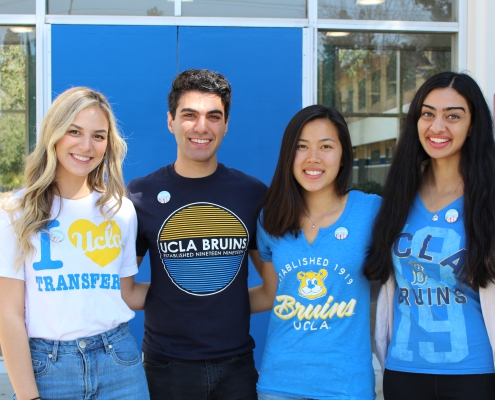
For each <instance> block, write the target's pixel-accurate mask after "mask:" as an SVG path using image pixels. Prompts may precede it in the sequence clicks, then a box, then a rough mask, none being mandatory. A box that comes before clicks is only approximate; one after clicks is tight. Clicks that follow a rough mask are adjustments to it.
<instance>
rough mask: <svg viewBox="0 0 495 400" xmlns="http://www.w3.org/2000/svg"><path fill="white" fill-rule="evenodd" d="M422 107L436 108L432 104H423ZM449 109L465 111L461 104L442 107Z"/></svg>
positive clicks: (445, 109)
mask: <svg viewBox="0 0 495 400" xmlns="http://www.w3.org/2000/svg"><path fill="white" fill-rule="evenodd" d="M423 107H426V108H430V109H432V110H435V111H436V110H437V109H436V108H435V107H433V106H430V105H429V104H423ZM451 110H462V111H464V112H466V109H465V108H464V107H461V106H457V107H445V108H444V109H443V111H451Z"/></svg>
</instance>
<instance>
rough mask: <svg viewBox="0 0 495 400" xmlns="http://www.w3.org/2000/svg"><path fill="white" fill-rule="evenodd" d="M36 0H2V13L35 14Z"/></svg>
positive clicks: (0, 5)
mask: <svg viewBox="0 0 495 400" xmlns="http://www.w3.org/2000/svg"><path fill="white" fill-rule="evenodd" d="M35 13H36V0H0V14H35Z"/></svg>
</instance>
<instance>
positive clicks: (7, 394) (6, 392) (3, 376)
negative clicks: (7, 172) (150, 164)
mask: <svg viewBox="0 0 495 400" xmlns="http://www.w3.org/2000/svg"><path fill="white" fill-rule="evenodd" d="M373 367H374V368H375V377H376V386H375V390H376V400H383V393H382V373H381V371H380V365H379V364H378V360H377V359H376V358H375V357H374V356H373ZM13 392H14V391H13V390H12V385H11V384H10V381H9V376H8V375H7V371H6V370H5V366H4V364H3V359H2V357H0V400H3V399H11V398H12V393H13Z"/></svg>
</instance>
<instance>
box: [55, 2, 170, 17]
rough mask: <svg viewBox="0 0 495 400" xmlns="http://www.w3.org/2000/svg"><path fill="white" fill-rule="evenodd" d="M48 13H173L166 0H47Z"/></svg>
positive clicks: (138, 14) (140, 14) (159, 14)
mask: <svg viewBox="0 0 495 400" xmlns="http://www.w3.org/2000/svg"><path fill="white" fill-rule="evenodd" d="M47 4H48V7H47V9H48V11H47V13H48V14H58V15H135V16H146V15H147V16H171V15H174V2H173V1H168V0H139V1H136V0H48V3H47Z"/></svg>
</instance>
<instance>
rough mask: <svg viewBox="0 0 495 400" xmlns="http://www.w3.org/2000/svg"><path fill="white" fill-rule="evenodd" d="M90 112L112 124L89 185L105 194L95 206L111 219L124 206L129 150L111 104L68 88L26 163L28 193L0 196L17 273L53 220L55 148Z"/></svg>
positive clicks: (87, 91) (99, 96)
mask: <svg viewBox="0 0 495 400" xmlns="http://www.w3.org/2000/svg"><path fill="white" fill-rule="evenodd" d="M89 107H98V108H99V109H100V110H102V111H103V113H104V114H105V116H106V117H107V120H108V124H109V132H108V140H107V150H106V154H105V156H104V158H103V160H102V162H101V163H100V165H99V166H98V167H97V168H95V169H94V170H93V171H91V172H90V173H89V175H88V186H89V188H90V189H91V190H95V191H97V192H100V193H102V196H101V197H100V199H98V201H97V203H96V205H97V206H99V208H100V212H101V213H102V215H103V216H105V217H106V218H111V216H112V215H114V214H115V213H116V212H117V211H118V210H119V209H120V207H121V205H122V197H123V196H124V195H125V185H124V179H123V176H122V162H123V160H124V157H125V154H126V151H127V145H126V143H125V141H124V139H122V137H121V136H120V133H119V131H118V129H117V124H116V121H115V117H114V115H113V112H112V109H111V107H110V104H109V103H108V100H107V99H106V98H105V96H104V95H103V94H101V93H98V92H96V91H94V90H91V89H89V88H86V87H74V88H71V89H68V90H66V91H65V92H63V93H62V94H60V95H59V96H58V97H57V98H56V99H55V101H54V102H53V104H52V105H51V107H50V109H49V110H48V112H47V114H46V116H45V118H44V119H43V123H42V125H41V133H40V137H39V140H38V142H37V144H36V148H35V149H34V151H33V152H32V153H31V154H30V155H29V156H28V157H27V159H26V167H25V169H24V179H25V185H24V193H23V194H22V195H21V196H19V197H17V196H13V195H14V194H15V193H16V191H14V192H9V193H5V194H3V195H2V196H1V197H0V200H2V201H1V203H2V204H1V205H2V208H3V209H4V210H5V211H7V212H8V214H9V216H10V220H11V222H12V230H13V234H14V235H15V237H16V244H17V246H16V260H15V263H14V268H15V269H16V270H19V268H20V266H21V265H22V263H23V262H24V261H25V259H26V258H27V257H28V256H30V255H32V254H33V253H34V250H35V248H34V246H33V245H32V243H31V238H32V235H34V234H36V233H38V232H39V231H40V230H42V229H44V228H45V226H46V224H47V222H48V221H49V220H50V214H51V209H52V204H53V196H54V191H57V192H58V188H57V186H56V182H55V171H56V169H57V164H58V160H57V154H56V152H55V144H56V143H57V142H58V141H59V140H60V139H61V138H62V137H63V136H64V135H65V133H66V132H67V130H68V129H69V126H70V125H71V124H72V122H73V121H74V119H75V118H76V116H77V115H78V114H79V113H80V112H81V111H83V110H85V109H87V108H89ZM105 173H106V179H105ZM110 204H111V206H110ZM105 206H107V210H105V209H104V207H105Z"/></svg>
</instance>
